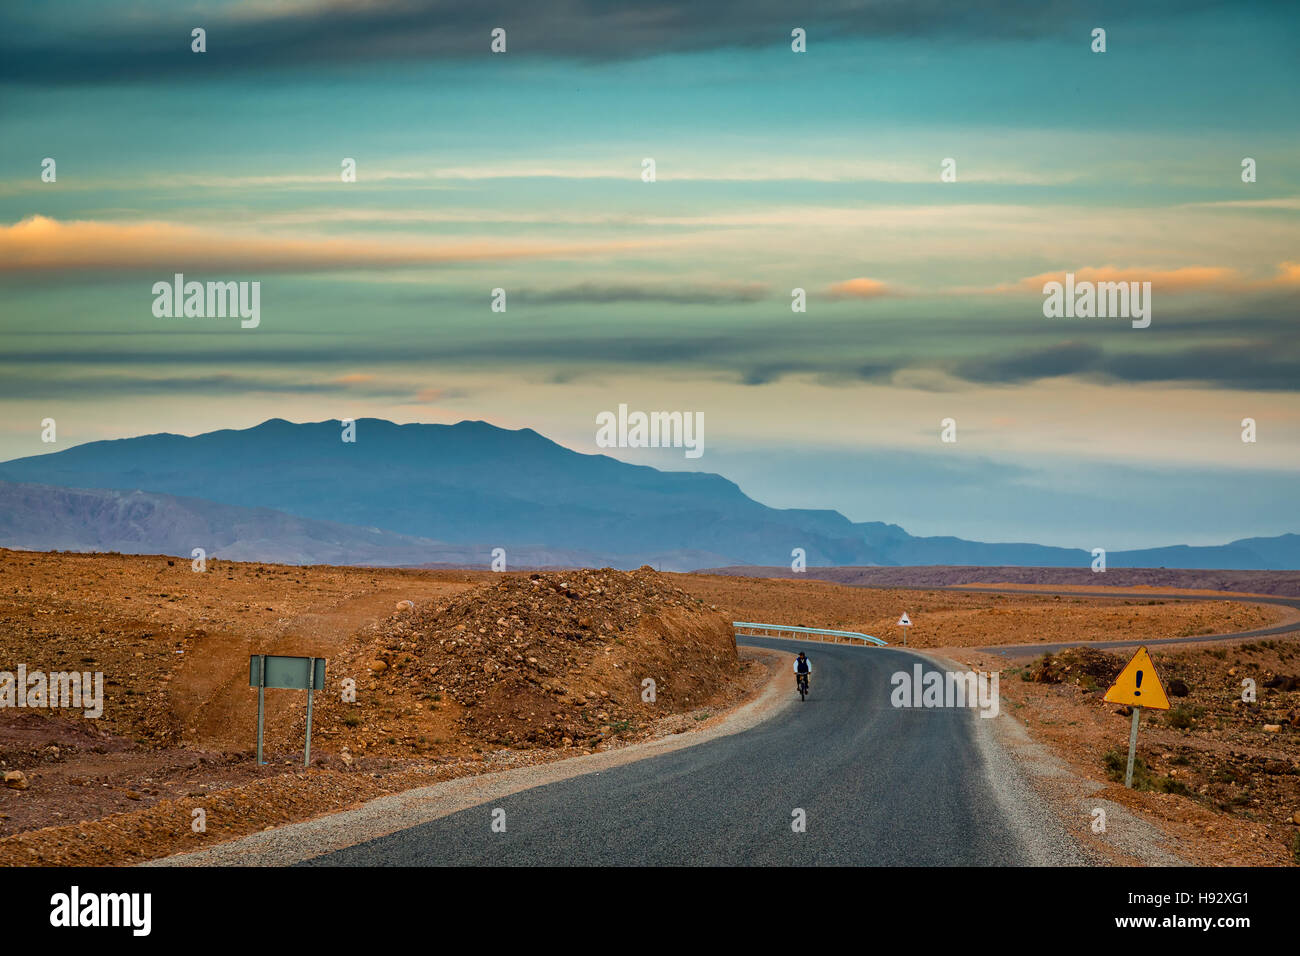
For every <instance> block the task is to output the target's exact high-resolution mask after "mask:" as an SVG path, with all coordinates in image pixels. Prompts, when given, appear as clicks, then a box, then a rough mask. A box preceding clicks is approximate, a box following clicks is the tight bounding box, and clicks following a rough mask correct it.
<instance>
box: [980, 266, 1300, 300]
mask: <svg viewBox="0 0 1300 956" xmlns="http://www.w3.org/2000/svg"><path fill="white" fill-rule="evenodd" d="M1069 271H1072V272H1073V273H1074V281H1075V283H1076V284H1077V283H1079V282H1085V281H1086V282H1150V283H1151V289H1152V291H1156V292H1168V293H1181V292H1264V291H1268V290H1269V289H1276V288H1283V287H1286V286H1290V285H1297V284H1300V263H1295V262H1283V263H1281V264H1280V265H1279V266H1278V274H1277V275H1276V276H1274V277H1272V278H1270V279H1255V278H1252V277H1250V276H1247V275H1246V274H1244V273H1243V272H1241V270H1239V269H1234V268H1229V267H1227V266H1184V267H1182V268H1179V269H1142V268H1133V267H1128V268H1122V269H1121V268H1117V267H1115V266H1100V267H1093V266H1085V267H1084V268H1081V269H1073V270H1064V269H1063V270H1061V271H1059V272H1043V273H1040V274H1039V275H1035V276H1027V277H1025V278H1024V279H1021V280H1019V281H1018V282H1014V283H1011V284H1009V285H1005V284H1004V285H999V286H994V287H993V288H992V289H989V290H988V291H990V292H1034V293H1041V292H1042V291H1043V286H1044V284H1046V283H1048V282H1062V281H1064V279H1065V273H1066V272H1069Z"/></svg>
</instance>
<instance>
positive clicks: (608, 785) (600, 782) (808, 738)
mask: <svg viewBox="0 0 1300 956" xmlns="http://www.w3.org/2000/svg"><path fill="white" fill-rule="evenodd" d="M742 643H745V644H752V645H755V646H760V647H772V648H779V649H783V650H788V651H791V652H792V653H793V652H794V651H795V650H796V649H797V648H798V647H799V646H805V647H807V649H808V651H809V655H810V657H811V658H812V660H813V662H814V674H813V680H812V693H811V695H810V696H809V699H808V700H807V701H806V702H802V703H801V702H799V701H798V700H796V701H794V703H793V705H792V706H791V707H789V708H786V709H784V710H782V711H780V712H778V713H777V714H776V715H775V716H774V717H772V718H770V719H768V720H767V721H765V722H764V723H761V724H759V725H758V726H757V727H756V728H753V729H751V730H749V731H746V732H743V733H739V734H734V735H731V736H728V737H722V738H718V739H715V740H713V741H710V742H708V743H704V744H700V745H698V746H695V747H688V748H685V749H683V750H679V751H675V752H673V753H669V754H665V755H662V756H658V757H653V758H650V759H646V760H641V761H638V762H635V763H630V764H627V765H624V766H622V767H618V768H615V769H613V770H606V771H603V772H600V773H591V774H587V775H585V776H581V777H575V778H572V779H569V780H565V781H561V782H559V783H554V784H550V785H547V786H542V787H537V788H535V789H532V790H526V791H523V792H520V793H517V794H514V795H512V796H509V797H506V798H503V799H500V800H497V801H494V802H492V803H490V804H485V805H482V806H478V807H474V808H472V809H469V810H464V811H461V812H459V813H455V814H452V815H450V816H447V817H443V818H441V819H439V820H435V821H433V822H431V823H427V824H423V825H420V826H417V827H413V828H411V829H407V830H403V831H399V832H397V833H393V834H390V835H388V836H385V837H381V838H379V839H376V840H372V841H370V842H368V843H363V844H360V845H358V846H354V847H350V848H347V849H345V850H341V851H338V852H335V853H331V854H329V855H326V856H321V857H317V858H315V859H313V860H310V861H308V862H307V863H306V864H305V865H406V866H423V865H494V864H510V865H524V866H536V865H550V864H600V865H623V864H626V865H637V864H657V865H665V864H682V865H690V864H704V865H713V864H741V865H831V864H855V865H886V864H888V865H929V864H957V865H1008V864H1024V863H1051V862H1059V863H1079V862H1083V860H1082V857H1081V856H1080V855H1079V854H1078V851H1077V849H1075V847H1074V845H1073V843H1072V842H1071V841H1070V840H1069V838H1068V837H1066V836H1065V834H1064V833H1063V832H1062V831H1061V830H1060V828H1059V825H1058V824H1057V823H1056V822H1055V820H1054V818H1052V817H1051V815H1050V814H1049V813H1048V812H1047V811H1046V810H1045V809H1044V808H1043V807H1042V806H1041V805H1039V803H1038V802H1037V801H1036V800H1035V799H1033V798H1032V797H1031V796H1030V795H1029V794H1028V791H1027V790H1026V789H1025V788H1024V786H1023V784H1022V783H1021V782H1020V780H1019V774H1018V771H1017V770H1016V769H1015V767H1014V765H1013V764H1012V763H1011V762H1010V760H1009V759H1007V758H1006V757H1005V756H1004V755H1002V754H1001V753H1000V751H998V750H997V748H995V747H990V746H987V745H986V744H985V743H984V741H986V740H987V738H988V733H987V728H985V727H980V726H977V725H978V724H979V723H980V722H981V720H982V718H980V717H979V716H978V713H977V712H976V711H973V710H938V709H935V710H904V709H895V708H893V707H891V706H890V703H889V696H890V691H891V689H892V686H891V683H890V675H891V674H892V673H894V672H895V671H898V670H908V671H910V670H911V668H912V665H913V664H914V663H915V662H918V661H920V660H921V658H919V657H917V656H915V655H912V654H908V653H906V652H904V651H900V650H895V649H882V648H861V647H848V646H840V645H827V644H806V645H803V644H801V642H797V641H786V640H778V639H770V638H745V639H742ZM926 669H927V670H928V669H931V666H930V665H929V664H927V665H926ZM790 685H791V688H790V692H791V694H793V693H795V691H794V679H793V676H791V677H790ZM983 722H984V723H989V721H983ZM496 807H500V808H501V809H503V810H504V811H505V822H506V832H504V833H494V832H493V831H492V828H491V823H492V811H493V810H494V809H495V808H496ZM796 808H800V809H802V810H804V811H805V812H806V818H807V830H806V832H803V833H796V832H793V830H792V829H791V823H792V820H793V819H794V817H793V816H792V812H793V811H794V810H795V809H796Z"/></svg>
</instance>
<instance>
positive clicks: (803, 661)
mask: <svg viewBox="0 0 1300 956" xmlns="http://www.w3.org/2000/svg"><path fill="white" fill-rule="evenodd" d="M800 674H803V675H805V676H807V677H811V676H812V661H810V660H808V655H807V654H805V653H804V652H803V651H800V652H799V656H798V657H796V658H795V659H794V685H795V687H798V686H799V675H800ZM810 684H811V681H810Z"/></svg>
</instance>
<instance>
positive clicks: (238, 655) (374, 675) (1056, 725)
mask: <svg viewBox="0 0 1300 956" xmlns="http://www.w3.org/2000/svg"><path fill="white" fill-rule="evenodd" d="M903 611H906V612H908V613H909V615H910V616H911V618H912V620H913V621H914V626H913V628H912V629H911V632H910V634H909V644H911V645H912V646H916V647H919V648H938V649H942V651H943V653H945V654H950V655H951V654H955V653H966V652H968V651H969V652H970V653H974V651H973V649H975V648H980V647H987V646H992V645H999V644H1031V643H1053V642H1060V641H1065V640H1119V639H1126V640H1147V639H1151V638H1156V637H1180V636H1193V635H1206V634H1219V633H1225V632H1233V631H1241V630H1247V629H1251V628H1258V627H1265V626H1269V625H1271V624H1274V623H1277V622H1278V621H1281V620H1283V619H1285V618H1286V616H1287V615H1288V614H1291V613H1293V612H1292V611H1291V610H1290V609H1288V608H1283V607H1277V606H1270V605H1258V604H1252V603H1250V602H1249V601H1248V600H1236V599H1225V600H1222V601H1195V602H1194V601H1177V600H1170V599H1167V598H1153V597H1150V596H1146V595H1143V594H1142V593H1140V592H1128V593H1123V592H1121V593H1117V595H1116V596H1115V597H1114V598H1113V599H1098V598H1093V597H1086V596H1079V597H1074V596H1069V595H1065V596H1059V597H1058V596H1043V595H1030V594H1016V593H1014V592H1013V591H1012V592H1009V593H1006V594H984V593H961V592H952V591H917V590H907V589H888V590H880V589H868V588H861V587H848V586H843V585H837V584H832V583H828V582H824V581H816V580H808V579H804V580H790V579H760V578H747V577H734V576H725V575H695V574H689V575H678V574H659V573H657V572H654V571H652V570H650V569H642V570H640V571H635V572H620V571H610V570H603V571H590V570H588V571H560V572H547V573H536V572H532V573H528V572H512V573H506V574H493V573H491V572H486V571H454V570H399V569H370V568H345V567H327V566H312V567H298V566H278V565H270V564H256V563H235V562H227V561H209V562H208V563H207V565H206V569H205V570H204V571H202V572H201V573H199V572H196V571H195V570H193V568H192V567H191V564H190V562H188V561H185V560H183V559H179V558H168V557H161V556H124V555H115V554H107V555H86V554H70V553H29V552H15V551H4V550H0V671H8V672H14V671H16V669H17V668H18V666H19V665H22V666H24V667H25V668H26V670H27V671H28V673H31V672H34V671H37V670H41V671H44V672H50V671H73V670H77V671H90V672H102V674H103V675H104V682H105V688H104V712H103V715H102V717H100V718H99V719H90V718H87V717H85V716H83V715H82V713H81V711H80V710H67V709H50V708H39V707H32V708H14V709H0V771H2V772H4V773H6V774H7V775H8V779H7V781H6V786H5V787H4V788H0V864H8V865H14V864H30V863H47V864H48V863H82V864H104V863H116V862H129V861H135V860H140V859H146V858H151V857H155V856H159V855H165V854H167V853H171V852H177V851H180V850H186V849H199V848H201V847H203V846H206V845H210V844H212V843H214V842H218V841H221V840H226V839H230V838H232V837H235V836H239V835H242V834H247V833H251V832H254V831H256V830H261V829H264V828H268V827H274V826H279V825H282V824H284V823H286V822H291V821H293V820H299V819H305V818H309V817H312V816H315V815H319V814H321V813H324V812H328V811H330V810H334V809H338V808H341V807H346V806H351V805H354V804H357V803H359V802H362V801H364V800H367V799H370V798H372V797H375V796H379V795H382V794H385V793H392V792H395V791H399V790H403V789H409V788H411V787H415V786H420V785H424V784H428V783H430V782H436V781H438V780H444V779H449V778H452V777H456V776H463V775H466V774H473V773H482V772H485V771H489V770H495V769H502V768H506V767H511V766H517V765H520V764H524V763H530V762H538V761H546V760H554V759H561V758H563V757H565V756H568V755H572V754H580V753H589V752H593V751H595V750H601V749H607V748H611V747H619V746H622V745H624V744H626V743H628V742H631V741H636V740H640V739H645V738H648V737H651V736H661V735H665V734H673V733H680V732H683V731H688V730H690V729H692V728H695V727H700V726H705V725H707V724H708V723H709V721H710V720H712V719H714V718H716V716H717V715H718V714H719V713H720V712H722V711H725V710H726V709H728V708H730V707H732V706H734V705H736V704H737V703H739V702H741V701H743V700H746V699H748V698H749V697H750V696H751V695H752V694H753V693H754V692H755V690H756V689H757V687H759V686H760V685H761V684H762V683H764V682H765V681H766V680H767V679H768V674H769V671H768V668H767V667H766V666H764V665H756V664H755V661H754V659H753V658H752V656H751V655H748V654H740V655H738V654H737V651H736V648H735V645H734V641H733V638H732V628H731V626H730V622H731V621H733V620H751V621H760V622H772V623H784V624H802V625H807V626H820V627H829V628H837V629H845V630H854V631H862V632H865V633H870V634H875V635H878V636H881V637H883V638H885V639H886V640H888V641H890V642H891V643H892V642H897V641H899V638H900V635H899V633H898V631H899V629H898V628H897V627H896V626H895V622H896V621H897V620H898V616H899V614H900V613H902V612H903ZM1259 647H1262V648H1263V649H1262V650H1260V649H1256V650H1248V649H1246V648H1230V649H1228V650H1224V649H1223V647H1222V646H1219V645H1208V646H1207V648H1206V649H1202V650H1188V651H1185V652H1182V651H1180V652H1176V653H1171V654H1162V655H1157V662H1158V664H1159V665H1160V666H1161V667H1162V673H1163V668H1165V667H1166V666H1168V668H1169V676H1172V677H1179V678H1181V679H1182V680H1184V681H1185V682H1186V684H1187V685H1188V688H1189V694H1188V696H1187V697H1186V698H1185V699H1183V698H1180V700H1183V701H1184V703H1185V706H1186V707H1187V708H1188V710H1187V714H1188V716H1187V718H1186V719H1187V721H1188V723H1187V725H1186V726H1176V725H1175V724H1174V723H1172V722H1170V723H1168V724H1166V723H1165V721H1166V720H1170V718H1166V717H1161V718H1159V719H1158V720H1156V721H1153V722H1152V730H1151V732H1150V733H1148V734H1146V735H1145V736H1144V738H1143V744H1144V751H1143V752H1144V757H1145V758H1146V760H1147V766H1148V768H1149V779H1150V780H1154V781H1157V782H1156V783H1153V784H1151V786H1153V787H1156V788H1158V789H1159V793H1158V794H1157V793H1155V792H1147V791H1142V792H1137V793H1133V794H1123V795H1121V797H1120V799H1128V800H1137V801H1142V800H1150V799H1154V798H1156V797H1157V796H1158V797H1159V799H1160V800H1162V801H1168V800H1173V799H1176V800H1179V801H1184V802H1185V803H1186V806H1187V810H1188V813H1191V814H1193V815H1195V814H1198V813H1204V814H1208V815H1209V819H1211V820H1213V821H1219V822H1217V823H1215V824H1210V825H1211V826H1217V827H1218V828H1220V830H1221V831H1222V832H1224V833H1232V834H1234V838H1235V835H1238V834H1246V835H1247V836H1242V837H1241V839H1242V840H1246V841H1247V844H1248V845H1249V847H1250V848H1251V849H1250V851H1249V854H1248V855H1247V858H1245V859H1242V860H1240V861H1239V862H1247V861H1260V862H1265V861H1266V862H1271V863H1284V862H1288V861H1289V859H1290V856H1289V853H1290V850H1289V844H1288V843H1287V835H1288V834H1289V833H1291V832H1292V831H1294V830H1295V829H1296V827H1295V826H1293V825H1292V824H1291V823H1289V822H1288V818H1289V815H1290V814H1291V813H1294V812H1295V811H1300V794H1298V793H1297V789H1296V784H1297V782H1300V776H1298V774H1300V769H1297V768H1300V763H1298V762H1297V760H1296V756H1297V752H1298V751H1297V747H1296V740H1297V738H1296V735H1297V734H1298V733H1300V727H1298V726H1297V724H1296V722H1295V719H1294V717H1295V714H1294V708H1295V707H1297V705H1300V700H1297V699H1296V698H1300V693H1297V692H1296V691H1295V690H1294V689H1293V688H1290V686H1289V685H1286V684H1285V683H1284V684H1279V685H1278V686H1277V687H1276V688H1274V687H1270V686H1268V684H1267V681H1269V680H1271V679H1273V678H1274V677H1277V676H1278V675H1282V676H1283V677H1285V675H1286V674H1290V673H1294V672H1295V671H1296V670H1297V667H1296V666H1295V665H1296V661H1295V659H1294V658H1293V657H1292V656H1290V655H1292V654H1293V653H1294V652H1293V651H1292V650H1291V645H1290V644H1288V643H1286V642H1285V641H1279V642H1274V643H1268V644H1262V645H1259ZM252 653H275V654H289V655H304V656H324V657H326V658H328V661H329V664H328V670H327V679H326V690H325V691H323V692H320V693H318V694H317V695H316V697H315V709H314V718H313V734H312V764H311V766H310V767H308V768H304V767H303V766H302V743H303V735H304V730H305V703H306V702H305V697H306V695H305V694H304V693H302V692H297V691H284V690H274V691H268V692H267V721H266V753H267V759H268V763H267V765H265V766H261V767H259V766H257V764H256V762H255V759H254V741H255V727H256V698H257V694H256V691H255V690H253V689H252V688H250V687H249V686H248V658H249V655H250V654H252ZM981 653H982V652H981ZM1177 654H1183V655H1184V656H1183V657H1178V656H1177ZM1218 654H1222V655H1224V656H1222V657H1219V656H1216V655H1218ZM1111 657H1113V658H1114V660H1113V661H1112V660H1111V658H1110V657H1107V658H1106V661H1107V663H1105V664H1104V665H1098V664H1096V663H1095V662H1094V663H1093V664H1090V665H1089V666H1090V667H1091V668H1092V670H1093V671H1098V668H1099V667H1100V668H1101V669H1103V670H1104V669H1106V668H1113V669H1115V670H1118V666H1119V665H1120V664H1122V662H1123V657H1122V655H1111ZM973 659H974V658H972V660H973ZM982 659H983V660H985V661H986V663H987V662H991V663H990V664H989V666H993V665H994V664H996V666H999V667H1001V668H1003V669H1007V670H1008V674H1010V673H1011V670H1010V669H1011V668H1022V669H1023V673H1026V674H1029V673H1031V672H1032V673H1039V671H1041V672H1042V673H1043V674H1045V675H1048V677H1049V678H1050V681H1055V676H1054V675H1055V674H1056V673H1057V671H1056V670H1053V669H1052V668H1053V667H1059V668H1064V667H1066V666H1068V665H1069V661H1071V660H1072V658H1070V657H1068V654H1067V656H1065V657H1063V658H1062V660H1064V661H1065V662H1066V663H1065V664H1059V663H1054V664H1052V665H1051V666H1049V667H1047V668H1043V667H1042V666H1041V665H1035V664H1033V663H1032V662H1027V661H1016V662H1011V661H999V660H998V659H996V658H993V657H992V656H986V657H985V658H982ZM1166 660H1168V661H1169V662H1170V663H1169V664H1168V665H1166V664H1165V663H1163V662H1164V661H1166ZM1115 661H1118V663H1115ZM1035 667H1038V668H1039V670H1038V671H1035V670H1034V668H1035ZM1233 667H1235V668H1237V669H1238V672H1237V673H1228V671H1229V669H1230V668H1233ZM1243 668H1244V670H1243ZM1287 668H1290V670H1289V671H1288V670H1287ZM1016 673H1017V674H1018V673H1021V671H1016ZM1065 673H1067V676H1066V678H1065V679H1063V680H1061V681H1059V682H1042V681H1018V680H1012V679H1011V678H1010V677H1009V676H1008V679H1007V680H1005V681H1004V683H1003V693H1004V694H1006V695H1007V696H1008V698H1009V700H1010V701H1011V702H1012V704H1011V706H1013V707H1015V708H1016V709H1017V710H1016V713H1017V716H1018V717H1020V716H1021V715H1020V710H1021V709H1023V710H1024V713H1025V714H1026V715H1029V716H1028V721H1029V725H1030V728H1031V730H1032V731H1033V732H1034V733H1036V734H1037V733H1040V732H1043V733H1048V741H1047V742H1049V743H1050V744H1051V745H1052V746H1053V747H1056V748H1059V749H1060V750H1061V751H1062V752H1063V753H1065V754H1067V755H1068V757H1069V759H1070V760H1071V761H1072V763H1073V764H1074V765H1075V766H1076V767H1077V769H1078V772H1080V773H1082V774H1085V775H1091V776H1094V777H1095V778H1097V779H1099V780H1105V779H1106V775H1107V773H1108V767H1109V766H1110V765H1109V764H1108V763H1107V760H1108V759H1111V760H1112V762H1113V758H1108V757H1107V753H1108V752H1109V751H1110V750H1112V749H1115V748H1118V747H1122V745H1123V743H1124V741H1123V740H1121V739H1120V737H1122V736H1123V731H1124V728H1125V727H1126V726H1127V725H1126V723H1125V721H1124V720H1123V719H1122V718H1121V717H1119V716H1117V715H1115V714H1114V713H1113V711H1114V708H1113V707H1099V706H1097V698H1098V697H1099V693H1098V692H1097V690H1096V687H1095V686H1094V685H1095V684H1096V683H1098V682H1102V681H1104V675H1101V674H1100V671H1098V673H1096V674H1093V673H1091V672H1087V673H1085V676H1084V678H1079V679H1078V680H1076V679H1075V677H1076V676H1077V675H1076V672H1075V671H1068V672H1065ZM1240 676H1253V677H1256V678H1257V680H1258V683H1259V685H1260V700H1259V704H1258V706H1257V707H1254V708H1237V707H1236V705H1234V704H1233V703H1232V699H1231V697H1232V686H1233V685H1232V681H1233V680H1238V678H1239V677H1240ZM647 678H649V679H651V680H653V682H654V684H653V686H654V699H653V701H651V700H648V699H647V697H646V696H645V689H646V686H647V685H646V684H645V681H646V679H647ZM1085 678H1086V679H1085ZM1044 679H1045V680H1047V679H1048V678H1044ZM345 680H346V681H350V682H352V686H353V687H354V690H355V700H350V699H347V695H346V694H345V693H344V690H345V688H344V681H345ZM1089 681H1091V682H1092V683H1091V684H1090V683H1089ZM1013 684H1014V685H1015V687H1014V688H1012V686H1011V685H1013ZM1102 689H1104V687H1103V688H1102ZM1238 693H1239V691H1238ZM1076 712H1077V713H1076ZM1178 720H1179V721H1180V722H1181V721H1182V720H1183V718H1178ZM1264 723H1268V724H1269V725H1270V726H1271V725H1272V724H1273V723H1278V724H1279V729H1277V730H1264V729H1262V728H1263V726H1264ZM1121 725H1123V726H1121ZM1040 728H1051V731H1050V733H1049V732H1048V731H1047V730H1041V731H1040ZM1067 728H1068V732H1067V730H1066V729H1067ZM1078 728H1083V729H1082V730H1080V729H1078ZM1085 731H1086V732H1085ZM1161 735H1164V736H1161ZM1183 759H1185V760H1186V761H1187V762H1186V763H1181V762H1179V761H1181V760H1183ZM1146 779H1148V778H1144V780H1146ZM1164 779H1168V780H1178V781H1179V782H1180V783H1182V782H1184V781H1186V787H1187V789H1188V793H1186V794H1183V793H1182V791H1181V790H1178V788H1175V787H1173V786H1172V785H1171V784H1168V783H1159V782H1158V781H1160V780H1164ZM1121 789H1122V788H1121ZM1160 806H1161V807H1166V806H1174V805H1173V804H1168V803H1161V804H1160ZM1179 806H1181V804H1180V805H1179ZM1175 816H1177V814H1175ZM200 822H201V824H202V826H201V827H200V825H199V824H200ZM1288 827H1289V828H1290V829H1289V830H1288V829H1287V828H1288ZM1261 828H1262V829H1261ZM1197 832H1198V833H1199V834H1200V835H1201V836H1202V837H1203V836H1204V834H1205V831H1204V830H1203V829H1202V830H1199V831H1197ZM1250 834H1254V835H1250ZM1212 843H1213V841H1212ZM1213 845H1214V846H1217V845H1218V844H1217V843H1214V844H1213ZM1207 846H1210V844H1207ZM1204 852H1205V854H1206V855H1207V857H1209V856H1213V854H1214V853H1215V852H1218V851H1215V850H1213V849H1212V847H1211V848H1210V849H1206V850H1205V851H1204ZM1243 852H1244V851H1243ZM1215 859H1216V861H1221V862H1233V861H1232V859H1231V857H1230V856H1223V858H1222V859H1220V857H1215Z"/></svg>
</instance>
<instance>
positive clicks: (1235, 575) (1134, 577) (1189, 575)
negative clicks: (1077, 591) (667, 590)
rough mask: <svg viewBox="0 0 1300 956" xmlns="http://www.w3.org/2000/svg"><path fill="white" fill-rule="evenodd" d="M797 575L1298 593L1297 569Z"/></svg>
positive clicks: (782, 571) (911, 584)
mask: <svg viewBox="0 0 1300 956" xmlns="http://www.w3.org/2000/svg"><path fill="white" fill-rule="evenodd" d="M705 573H707V574H710V575H728V576H737V575H741V576H747V577H772V578H778V577H785V578H793V577H796V574H795V573H794V572H792V571H791V570H790V568H788V567H782V568H759V567H736V568H715V569H713V570H710V571H708V572H705ZM797 576H798V577H801V578H806V579H811V580H818V581H829V582H832V583H834V584H854V585H860V586H863V587H871V588H891V587H904V588H926V587H955V586H961V585H986V586H987V585H997V586H1002V585H1004V584H1017V585H1020V586H1024V587H1039V588H1052V589H1056V588H1060V587H1062V586H1072V587H1078V588H1088V589H1093V588H1097V587H1099V586H1104V587H1108V588H1113V587H1120V588H1141V587H1146V588H1155V589H1159V590H1162V591H1167V590H1170V589H1185V590H1193V591H1197V590H1209V591H1231V592H1233V593H1236V594H1274V595H1288V596H1293V597H1294V596H1300V571H1213V570H1197V569H1193V568H1108V569H1107V570H1106V571H1104V572H1101V573H1094V572H1093V570H1092V569H1091V568H1090V567H1082V568H1021V567H972V566H961V565H926V566H924V567H911V568H907V567H901V568H900V567H864V568H808V569H807V570H805V571H803V572H801V573H799V574H798V575H797Z"/></svg>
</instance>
